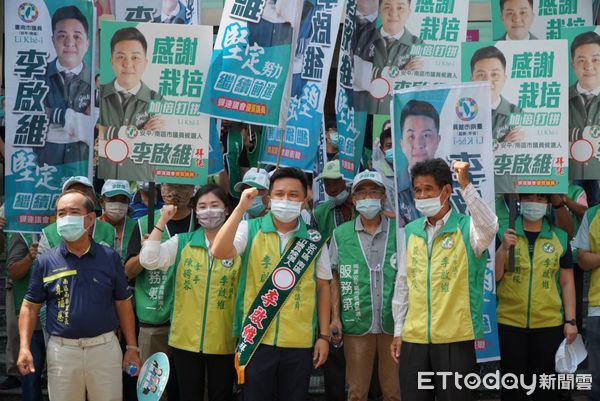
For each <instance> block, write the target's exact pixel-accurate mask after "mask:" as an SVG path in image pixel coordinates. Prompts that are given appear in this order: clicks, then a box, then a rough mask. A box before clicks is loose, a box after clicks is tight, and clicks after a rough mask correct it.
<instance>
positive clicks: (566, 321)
mask: <svg viewBox="0 0 600 401" xmlns="http://www.w3.org/2000/svg"><path fill="white" fill-rule="evenodd" d="M565 324H570V325H571V326H577V320H575V319H571V320H565Z"/></svg>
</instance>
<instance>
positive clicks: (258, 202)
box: [247, 196, 267, 217]
mask: <svg viewBox="0 0 600 401" xmlns="http://www.w3.org/2000/svg"><path fill="white" fill-rule="evenodd" d="M266 207H267V206H266V205H265V204H264V203H263V197H262V196H257V197H256V198H254V201H253V202H252V207H251V208H250V209H248V210H247V212H248V214H249V215H250V216H252V217H257V216H258V215H260V214H261V213H262V212H263V211H264V210H265V209H266Z"/></svg>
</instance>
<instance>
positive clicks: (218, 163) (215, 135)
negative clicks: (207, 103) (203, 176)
mask: <svg viewBox="0 0 600 401" xmlns="http://www.w3.org/2000/svg"><path fill="white" fill-rule="evenodd" d="M220 135H221V121H220V120H218V119H216V118H211V119H210V134H209V136H208V139H209V143H208V175H209V176H210V175H216V174H219V173H220V172H221V171H223V169H224V168H225V166H224V163H223V149H222V148H221V140H220Z"/></svg>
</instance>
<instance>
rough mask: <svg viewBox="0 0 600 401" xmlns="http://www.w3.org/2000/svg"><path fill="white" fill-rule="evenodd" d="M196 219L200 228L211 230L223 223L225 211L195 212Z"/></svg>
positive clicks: (220, 209)
mask: <svg viewBox="0 0 600 401" xmlns="http://www.w3.org/2000/svg"><path fill="white" fill-rule="evenodd" d="M196 219H198V224H200V225H201V226H202V227H204V228H208V229H209V230H212V229H214V228H217V227H220V226H221V225H222V224H223V222H224V221H225V209H222V208H208V209H202V210H196Z"/></svg>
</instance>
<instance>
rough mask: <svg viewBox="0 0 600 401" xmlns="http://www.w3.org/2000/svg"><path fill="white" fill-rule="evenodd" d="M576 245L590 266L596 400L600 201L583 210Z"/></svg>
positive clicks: (589, 328)
mask: <svg viewBox="0 0 600 401" xmlns="http://www.w3.org/2000/svg"><path fill="white" fill-rule="evenodd" d="M573 245H574V247H575V248H577V250H578V251H577V263H578V264H579V267H581V268H582V269H584V270H591V272H592V277H591V282H590V289H589V292H588V314H587V322H586V332H587V336H586V348H587V352H588V369H589V371H590V372H591V373H592V392H591V394H590V398H589V399H590V400H600V205H596V206H594V207H592V208H590V209H588V210H587V212H585V215H584V216H583V220H582V221H581V225H580V226H579V231H578V232H577V236H576V237H575V240H574V242H573Z"/></svg>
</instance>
